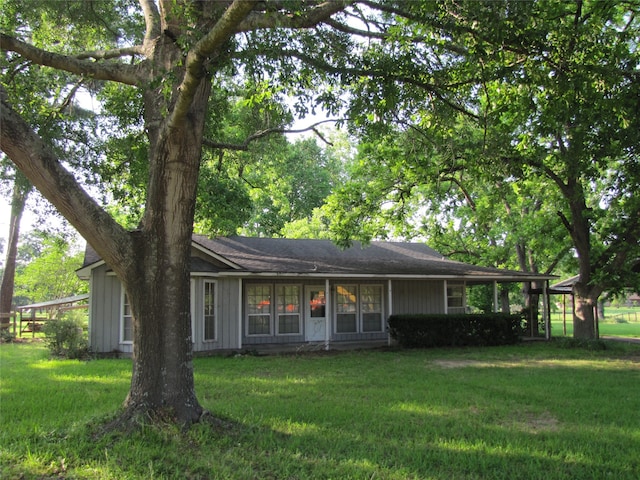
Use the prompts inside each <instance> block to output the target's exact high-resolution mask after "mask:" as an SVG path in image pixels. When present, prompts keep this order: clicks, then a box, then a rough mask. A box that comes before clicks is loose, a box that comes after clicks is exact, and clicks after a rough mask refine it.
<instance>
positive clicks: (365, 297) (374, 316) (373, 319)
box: [360, 285, 382, 332]
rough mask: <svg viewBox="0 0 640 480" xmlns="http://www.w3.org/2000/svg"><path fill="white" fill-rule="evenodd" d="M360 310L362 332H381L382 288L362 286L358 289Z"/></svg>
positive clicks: (378, 286)
mask: <svg viewBox="0 0 640 480" xmlns="http://www.w3.org/2000/svg"><path fill="white" fill-rule="evenodd" d="M360 308H361V309H362V331H363V332H381V331H382V287H381V286H380V285H362V286H361V287H360Z"/></svg>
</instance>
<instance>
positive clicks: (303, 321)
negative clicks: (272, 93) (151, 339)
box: [77, 235, 553, 354]
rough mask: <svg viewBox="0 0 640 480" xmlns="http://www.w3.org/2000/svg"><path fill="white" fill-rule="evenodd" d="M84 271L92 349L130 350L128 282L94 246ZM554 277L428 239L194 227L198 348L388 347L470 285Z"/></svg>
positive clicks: (461, 301)
mask: <svg viewBox="0 0 640 480" xmlns="http://www.w3.org/2000/svg"><path fill="white" fill-rule="evenodd" d="M77 273H78V275H79V276H80V278H83V279H86V280H89V282H90V296H89V343H90V347H91V349H92V351H93V352H95V353H98V354H108V353H113V352H120V353H124V354H130V353H131V352H132V349H133V344H132V343H133V342H132V339H133V335H132V326H133V321H132V317H131V310H130V308H129V305H128V303H127V296H126V294H125V292H124V289H123V288H122V286H121V284H120V281H119V280H118V278H117V277H116V276H115V274H114V273H113V272H112V271H111V269H110V268H109V266H108V265H107V264H106V263H105V262H104V261H103V260H101V259H100V258H99V257H98V255H97V254H96V253H95V251H94V250H93V249H92V248H91V247H87V249H86V252H85V260H84V263H83V266H82V267H81V268H80V269H79V270H78V271H77ZM551 278H553V277H552V276H544V275H536V274H527V273H522V272H516V271H509V270H501V269H495V268H485V267H478V266H474V265H468V264H465V263H462V262H456V261H453V260H449V259H447V258H445V257H443V256H442V255H441V254H439V253H438V252H436V251H435V250H433V249H431V248H429V247H428V246H427V245H425V244H423V243H406V242H372V243H370V244H369V245H367V246H362V245H361V244H360V243H357V242H356V243H354V244H353V246H351V247H350V248H348V249H345V250H341V249H339V248H338V247H337V246H335V245H334V244H333V243H332V242H331V241H328V240H307V239H282V238H249V237H241V236H232V237H220V238H214V239H211V238H207V237H205V236H201V235H194V236H193V240H192V257H191V322H192V339H193V349H194V352H196V353H197V352H202V353H204V352H225V351H227V352H231V351H240V350H245V349H246V350H258V351H259V350H261V349H265V350H266V349H282V350H285V349H292V348H305V347H306V346H309V347H310V348H326V349H329V348H347V347H349V346H354V345H358V346H366V345H370V346H374V345H383V344H386V343H387V342H388V341H389V338H388V333H387V326H386V321H387V318H388V317H389V315H391V314H401V313H427V314H428V313H460V312H464V311H465V310H466V298H465V297H466V295H465V291H466V286H467V285H470V284H474V283H494V284H497V283H502V282H529V281H542V280H549V279H551Z"/></svg>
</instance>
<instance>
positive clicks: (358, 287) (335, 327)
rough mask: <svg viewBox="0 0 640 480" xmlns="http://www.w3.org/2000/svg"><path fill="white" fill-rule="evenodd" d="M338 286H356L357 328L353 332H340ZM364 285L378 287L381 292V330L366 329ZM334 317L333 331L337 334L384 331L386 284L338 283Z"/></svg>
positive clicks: (334, 302)
mask: <svg viewBox="0 0 640 480" xmlns="http://www.w3.org/2000/svg"><path fill="white" fill-rule="evenodd" d="M338 287H345V288H350V287H355V296H356V302H355V305H356V312H355V314H356V330H355V331H351V332H339V331H338V315H340V312H338V304H339V302H338V295H339V294H338ZM362 287H376V288H378V289H379V293H380V330H368V331H365V330H364V312H363V309H362ZM333 304H334V307H333V318H334V319H335V320H334V322H333V333H335V334H337V335H355V334H367V333H384V312H385V310H384V309H385V298H384V285H383V284H381V283H359V284H356V283H340V284H336V288H335V298H334V301H333Z"/></svg>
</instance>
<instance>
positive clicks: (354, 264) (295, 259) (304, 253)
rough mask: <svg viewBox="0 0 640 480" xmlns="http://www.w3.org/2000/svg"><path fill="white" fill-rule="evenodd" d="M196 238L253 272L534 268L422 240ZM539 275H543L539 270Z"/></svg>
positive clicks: (472, 273)
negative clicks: (474, 258) (341, 242)
mask: <svg viewBox="0 0 640 480" xmlns="http://www.w3.org/2000/svg"><path fill="white" fill-rule="evenodd" d="M193 240H194V242H195V243H196V244H198V245H200V246H201V247H203V248H204V249H206V250H209V251H211V252H214V253H215V254H217V255H219V256H221V257H223V258H224V259H226V260H228V261H229V262H231V263H232V264H234V265H235V266H236V268H238V269H239V270H240V271H246V272H250V273H279V274H331V275H345V276H350V275H386V276H394V275H398V276H403V275H406V276H430V277H440V278H447V277H451V276H453V277H472V278H478V279H480V278H483V279H484V278H486V279H487V280H489V279H494V278H495V279H496V280H506V278H507V277H508V278H510V279H511V278H515V279H524V278H525V277H531V276H532V275H531V274H525V273H522V272H514V271H508V270H499V269H495V268H486V267H478V266H474V265H469V264H465V263H462V262H456V261H453V260H449V259H447V258H445V257H443V256H442V255H441V254H440V253H438V252H436V251H435V250H433V249H432V248H430V247H428V246H427V245H425V244H423V243H406V242H371V243H370V244H369V245H367V246H362V245H361V244H360V243H358V242H354V244H353V246H352V247H351V248H348V249H346V250H341V249H339V248H338V247H337V246H335V245H334V244H333V243H332V242H331V241H329V240H308V239H285V238H251V237H240V236H232V237H220V238H215V239H210V238H207V237H205V236H201V235H194V237H193ZM533 277H536V278H537V279H540V278H541V276H535V275H533Z"/></svg>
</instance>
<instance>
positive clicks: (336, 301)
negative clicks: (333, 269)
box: [333, 283, 360, 335]
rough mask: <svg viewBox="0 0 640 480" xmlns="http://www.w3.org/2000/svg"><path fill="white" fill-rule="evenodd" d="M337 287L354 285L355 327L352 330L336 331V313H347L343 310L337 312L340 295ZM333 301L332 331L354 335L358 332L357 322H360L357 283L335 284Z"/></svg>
mask: <svg viewBox="0 0 640 480" xmlns="http://www.w3.org/2000/svg"><path fill="white" fill-rule="evenodd" d="M338 287H345V288H350V287H355V296H356V301H355V306H356V311H355V315H356V329H355V331H353V332H339V331H338V315H349V313H345V312H339V311H338V308H339V305H340V302H339V301H338V295H340V294H339V293H338ZM335 292H336V293H335V301H334V302H333V303H334V305H335V306H334V311H333V314H334V315H333V318H335V321H334V322H333V331H334V333H336V334H338V335H354V334H356V333H360V331H359V330H360V327H359V323H360V320H359V319H360V289H359V288H358V285H357V284H355V283H340V284H337V285H336V289H335Z"/></svg>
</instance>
